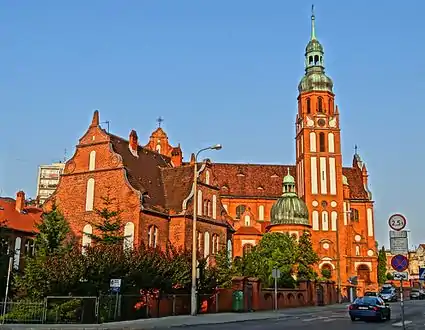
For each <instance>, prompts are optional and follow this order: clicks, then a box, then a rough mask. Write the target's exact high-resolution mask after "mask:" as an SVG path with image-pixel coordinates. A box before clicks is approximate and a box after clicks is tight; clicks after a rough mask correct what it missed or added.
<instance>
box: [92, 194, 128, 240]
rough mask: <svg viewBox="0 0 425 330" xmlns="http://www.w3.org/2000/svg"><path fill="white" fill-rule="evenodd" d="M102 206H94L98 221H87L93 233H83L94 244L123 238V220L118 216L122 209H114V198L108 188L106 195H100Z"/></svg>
mask: <svg viewBox="0 0 425 330" xmlns="http://www.w3.org/2000/svg"><path fill="white" fill-rule="evenodd" d="M101 199H102V202H103V205H102V208H95V209H94V211H95V214H96V215H97V216H98V218H99V220H98V221H92V222H89V223H90V224H91V225H92V227H93V233H84V234H86V235H87V236H88V237H90V238H91V239H92V241H93V243H94V244H96V243H101V244H117V243H122V241H123V240H124V239H125V237H124V235H123V233H122V230H123V227H124V226H123V222H122V219H121V217H120V215H121V213H122V210H120V209H114V205H116V198H114V197H111V196H110V188H108V191H107V194H106V196H103V197H101Z"/></svg>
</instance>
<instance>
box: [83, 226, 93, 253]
mask: <svg viewBox="0 0 425 330" xmlns="http://www.w3.org/2000/svg"><path fill="white" fill-rule="evenodd" d="M91 234H93V227H92V226H91V225H89V224H87V225H85V226H84V228H83V241H82V244H81V252H82V254H85V253H86V249H87V248H88V247H89V246H90V245H91V236H90V235H91Z"/></svg>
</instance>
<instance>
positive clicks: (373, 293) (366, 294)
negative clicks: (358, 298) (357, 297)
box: [364, 292, 377, 296]
mask: <svg viewBox="0 0 425 330" xmlns="http://www.w3.org/2000/svg"><path fill="white" fill-rule="evenodd" d="M364 295H365V296H376V295H377V294H376V292H366V293H365V294H364Z"/></svg>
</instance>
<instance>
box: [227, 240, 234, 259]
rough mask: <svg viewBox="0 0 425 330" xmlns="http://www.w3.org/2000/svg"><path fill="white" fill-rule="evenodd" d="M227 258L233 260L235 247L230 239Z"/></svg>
mask: <svg viewBox="0 0 425 330" xmlns="http://www.w3.org/2000/svg"><path fill="white" fill-rule="evenodd" d="M227 258H229V260H230V261H231V260H232V259H233V246H232V241H231V240H230V239H228V240H227Z"/></svg>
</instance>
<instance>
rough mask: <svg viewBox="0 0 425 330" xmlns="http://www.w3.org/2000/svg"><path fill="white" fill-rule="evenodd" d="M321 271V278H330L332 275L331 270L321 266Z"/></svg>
mask: <svg viewBox="0 0 425 330" xmlns="http://www.w3.org/2000/svg"><path fill="white" fill-rule="evenodd" d="M321 273H322V276H323V278H325V279H327V280H330V279H331V277H332V272H331V271H330V270H329V269H326V268H323V269H322V271H321Z"/></svg>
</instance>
